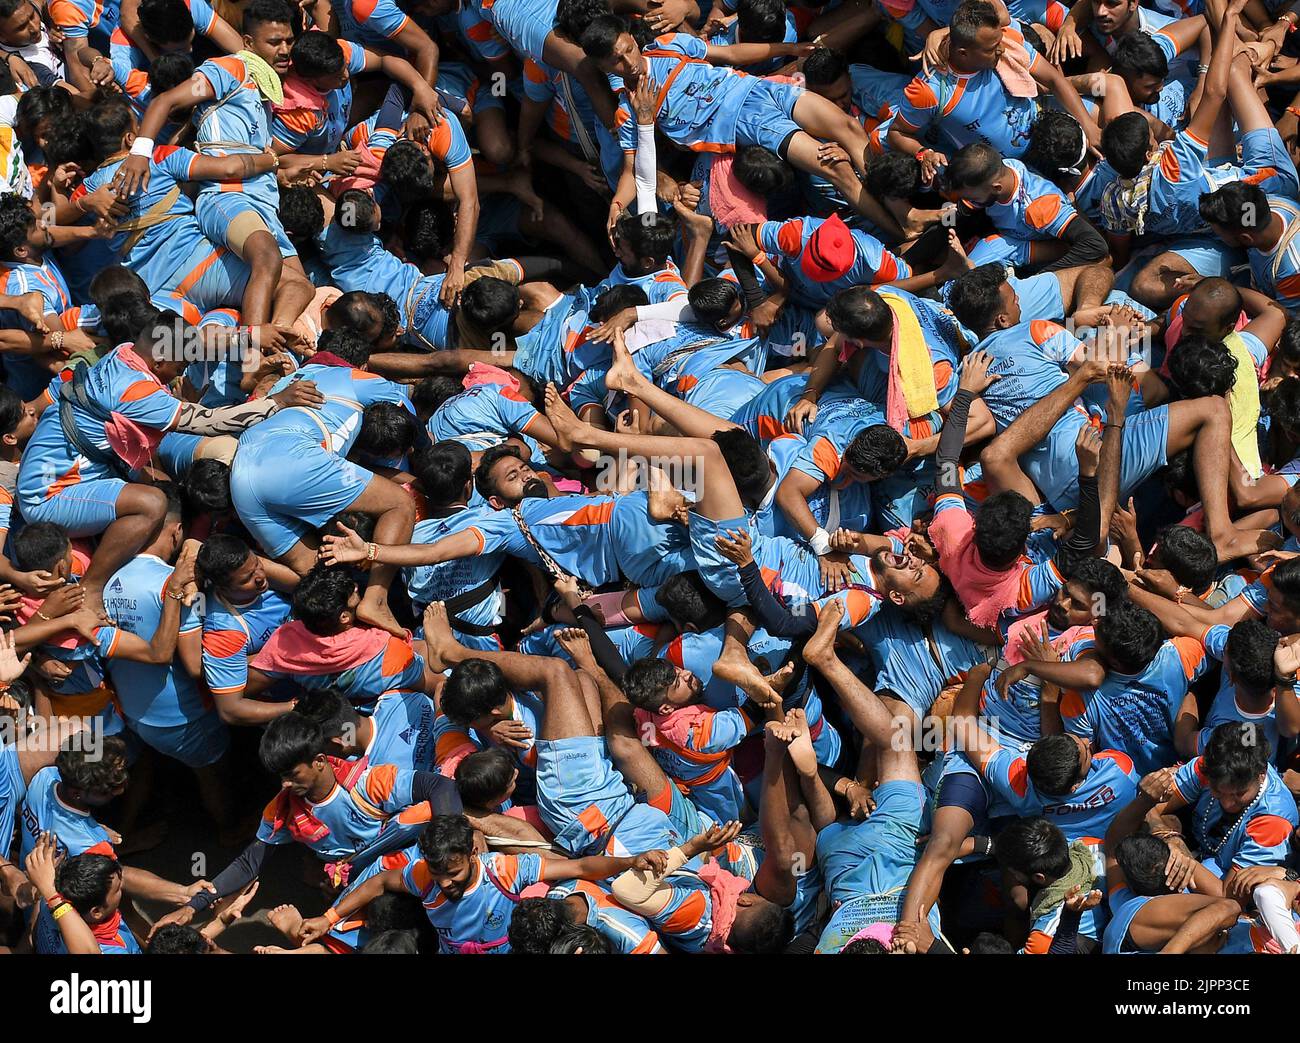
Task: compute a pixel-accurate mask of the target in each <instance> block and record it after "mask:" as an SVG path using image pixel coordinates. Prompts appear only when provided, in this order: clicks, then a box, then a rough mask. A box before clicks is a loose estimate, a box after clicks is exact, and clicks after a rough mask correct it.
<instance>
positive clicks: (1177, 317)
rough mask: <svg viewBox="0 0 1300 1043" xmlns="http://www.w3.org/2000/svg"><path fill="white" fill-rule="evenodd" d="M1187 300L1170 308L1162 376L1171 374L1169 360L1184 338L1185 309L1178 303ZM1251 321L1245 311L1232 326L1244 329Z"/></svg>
mask: <svg viewBox="0 0 1300 1043" xmlns="http://www.w3.org/2000/svg"><path fill="white" fill-rule="evenodd" d="M1185 300H1187V298H1186V297H1185V296H1184V297H1182V298H1180V299H1179V300H1177V301H1175V302H1174V306H1173V307H1172V308H1170V309H1169V310H1170V311H1171V312H1172V313H1173V314H1171V315H1170V317H1169V325H1168V326H1166V327H1165V360H1164V362H1162V363H1161V364H1160V370H1159V372H1160V375H1161V376H1162V377H1168V376H1169V360H1170V359H1171V358H1173V356H1174V349H1175V348H1176V347H1177V346H1178V342H1179V341H1180V340H1182V339H1183V309H1182V308H1179V307H1178V305H1179V304H1180V303H1181V302H1182V301H1185ZM1249 322H1250V317H1249V316H1248V315H1247V314H1246V313H1245V312H1244V311H1243V312H1241V313H1240V314H1239V315H1238V316H1237V321H1236V322H1235V323H1233V326H1232V328H1233V329H1234V330H1243V329H1245V328H1246V325H1247V324H1248V323H1249ZM1272 358H1273V356H1271V355H1270V356H1269V360H1270V361H1271V360H1272ZM1264 366H1265V368H1266V369H1267V367H1268V362H1265V363H1264Z"/></svg>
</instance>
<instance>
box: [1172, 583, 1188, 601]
mask: <svg viewBox="0 0 1300 1043" xmlns="http://www.w3.org/2000/svg"><path fill="white" fill-rule="evenodd" d="M1191 592H1192V588H1191V587H1181V586H1180V587H1179V588H1178V589H1177V590H1176V591H1174V601H1176V602H1177V603H1178V604H1180V605H1181V604H1182V603H1183V599H1184V598H1186V597H1187V595H1189V594H1190V593H1191Z"/></svg>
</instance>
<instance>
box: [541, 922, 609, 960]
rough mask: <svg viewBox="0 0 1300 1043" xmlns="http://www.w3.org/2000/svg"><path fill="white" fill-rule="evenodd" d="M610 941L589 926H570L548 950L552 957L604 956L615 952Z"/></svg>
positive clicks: (557, 937) (581, 924) (582, 924)
mask: <svg viewBox="0 0 1300 1043" xmlns="http://www.w3.org/2000/svg"><path fill="white" fill-rule="evenodd" d="M613 951H614V950H613V949H612V948H611V946H610V944H609V939H608V938H606V937H605V936H604V935H603V934H601V933H600V932H599V931H598V930H596V928H594V927H592V926H590V925H589V924H585V923H580V924H570V925H569V926H568V927H566V928H565V929H564V930H562V931H561V932H560V933H559V934H558V935H557V936H556V938H555V941H553V942H552V943H551V947H550V949H548V950H547V953H548V955H551V956H574V955H578V954H579V953H580V954H581V955H583V956H604V955H607V954H608V953H611V952H613Z"/></svg>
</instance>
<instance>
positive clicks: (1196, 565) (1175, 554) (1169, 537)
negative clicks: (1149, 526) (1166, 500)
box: [1156, 525, 1219, 592]
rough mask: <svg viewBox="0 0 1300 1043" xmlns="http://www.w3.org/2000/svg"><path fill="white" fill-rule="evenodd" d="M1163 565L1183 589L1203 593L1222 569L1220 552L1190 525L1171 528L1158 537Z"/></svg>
mask: <svg viewBox="0 0 1300 1043" xmlns="http://www.w3.org/2000/svg"><path fill="white" fill-rule="evenodd" d="M1156 544H1157V547H1158V549H1159V555H1160V564H1161V565H1163V566H1164V567H1165V568H1167V569H1168V570H1169V571H1170V573H1171V574H1172V575H1173V577H1174V579H1176V580H1177V581H1178V584H1179V586H1183V587H1189V588H1191V589H1192V590H1193V591H1197V592H1199V591H1202V590H1204V589H1205V588H1206V587H1208V586H1209V585H1210V584H1211V583H1213V582H1214V574H1215V573H1216V572H1217V571H1218V569H1219V552H1218V551H1216V550H1215V549H1214V542H1213V541H1212V540H1211V539H1210V538H1209V537H1208V536H1206V535H1205V534H1204V533H1200V532H1197V531H1196V530H1195V529H1193V528H1191V527H1190V526H1187V525H1168V526H1166V527H1165V528H1163V529H1161V530H1160V532H1159V533H1157V534H1156Z"/></svg>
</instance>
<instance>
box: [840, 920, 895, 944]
mask: <svg viewBox="0 0 1300 1043" xmlns="http://www.w3.org/2000/svg"><path fill="white" fill-rule="evenodd" d="M862 938H874V939H875V940H876V941H878V942H879V943H880V944H881V945H883V946H885V947H886V948H888V947H889V946H891V945H893V944H894V925H893V924H892V923H873V924H869V925H868V926H866V927H864V928H862V930H860V931H859V932H858V933H857V934H855V935H854V936H853V937H852V938H850V939H849V944H850V945H852V944H853V943H854V942H856V941H858V940H859V939H862Z"/></svg>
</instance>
